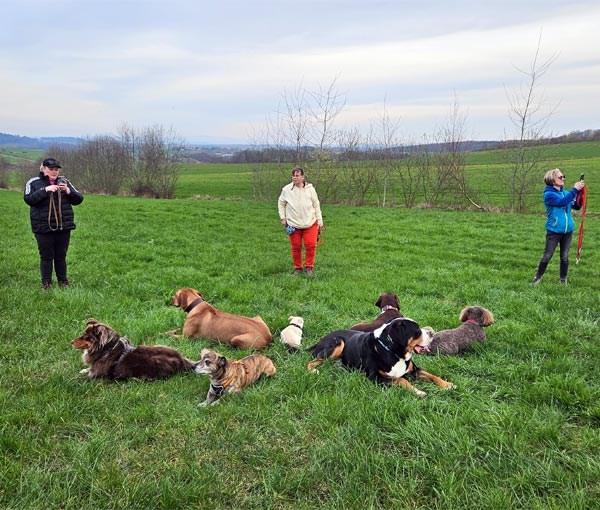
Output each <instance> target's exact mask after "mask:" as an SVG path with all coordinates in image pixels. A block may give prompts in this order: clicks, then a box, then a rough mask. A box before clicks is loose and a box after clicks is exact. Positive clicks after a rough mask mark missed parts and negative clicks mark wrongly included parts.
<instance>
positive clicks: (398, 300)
mask: <svg viewBox="0 0 600 510" xmlns="http://www.w3.org/2000/svg"><path fill="white" fill-rule="evenodd" d="M393 296H394V304H395V305H396V306H397V307H398V310H400V298H399V297H398V294H393Z"/></svg>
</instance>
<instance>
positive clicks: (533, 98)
mask: <svg viewBox="0 0 600 510" xmlns="http://www.w3.org/2000/svg"><path fill="white" fill-rule="evenodd" d="M541 41H542V34H541V31H540V36H539V38H538V44H537V48H536V51H535V54H534V57H533V60H532V61H531V64H530V66H529V69H526V70H522V69H518V68H517V70H518V71H519V72H520V73H522V74H523V75H524V81H523V82H522V83H521V85H520V87H519V89H518V90H517V91H514V92H513V93H512V94H509V93H508V92H507V98H508V102H509V107H510V108H509V116H510V120H511V122H512V124H513V126H514V127H515V129H516V139H515V140H514V143H512V144H511V149H510V150H508V151H507V157H508V161H507V162H508V164H509V166H510V171H511V176H510V191H511V199H510V209H511V211H518V212H522V213H524V212H526V211H527V207H528V203H527V201H528V197H530V196H531V193H532V190H533V188H534V186H535V185H536V184H537V182H538V181H539V175H540V170H541V164H542V162H543V161H544V160H546V159H547V158H548V157H549V153H548V147H547V146H544V145H543V141H544V135H545V132H546V127H547V124H548V121H549V120H550V118H551V117H552V115H553V113H554V112H555V110H556V107H552V106H550V105H549V104H548V101H547V100H546V98H545V97H544V95H543V94H542V93H540V92H539V85H540V80H541V79H542V77H543V76H544V75H545V74H546V73H547V72H548V70H549V69H550V66H551V65H552V64H553V63H554V61H555V60H556V59H557V58H558V55H553V56H552V57H550V58H548V59H547V60H545V61H542V62H540V60H539V59H540V48H541Z"/></svg>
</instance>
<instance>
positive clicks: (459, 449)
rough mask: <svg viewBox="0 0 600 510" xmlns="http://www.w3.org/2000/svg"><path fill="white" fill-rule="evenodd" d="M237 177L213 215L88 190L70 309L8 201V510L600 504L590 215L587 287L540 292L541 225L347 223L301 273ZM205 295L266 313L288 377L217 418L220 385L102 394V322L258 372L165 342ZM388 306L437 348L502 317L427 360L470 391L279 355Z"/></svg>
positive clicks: (351, 214)
mask: <svg viewBox="0 0 600 510" xmlns="http://www.w3.org/2000/svg"><path fill="white" fill-rule="evenodd" d="M207 168H208V167H207ZM227 168H228V167H227ZM219 171H221V170H219ZM565 172H566V173H567V175H571V174H572V173H573V172H572V171H570V170H569V169H568V168H567V169H565ZM217 173H218V171H217ZM222 175H223V178H224V179H223V182H221V183H218V184H217V180H218V179H216V177H215V178H211V179H207V180H206V181H204V182H203V184H202V185H201V186H200V187H199V188H198V189H199V190H200V189H201V190H202V191H198V193H199V194H201V195H211V196H213V197H218V198H220V199H215V200H201V199H176V200H151V199H138V198H125V197H107V196H91V195H88V196H86V197H85V201H84V202H83V204H82V205H81V206H78V207H77V208H76V209H75V212H76V221H77V224H78V228H77V229H76V230H75V231H74V232H73V236H72V245H71V249H70V251H69V277H70V279H71V280H72V283H73V285H72V287H71V288H69V289H64V290H63V289H58V288H55V289H53V290H51V291H48V292H44V291H42V289H41V285H40V281H39V272H38V263H39V260H38V254H37V249H36V245H35V241H34V238H33V235H32V234H31V231H30V228H29V208H28V207H27V205H26V204H25V203H24V202H23V199H22V194H21V193H20V192H19V191H6V190H0V204H1V206H0V207H1V209H2V215H0V233H1V238H2V243H1V249H0V264H1V267H2V272H1V274H0V285H1V288H2V292H1V293H0V337H1V339H2V341H1V343H0V349H1V356H0V406H1V408H2V418H1V422H0V423H1V425H0V454H1V456H2V458H1V462H0V508H3V509H6V510H13V509H14V510H17V509H18V510H21V509H48V508H61V509H66V510H71V509H72V510H80V509H82V508H86V509H125V508H126V509H140V510H141V509H148V508H152V509H181V508H202V509H247V510H250V509H267V510H271V509H272V510H275V509H277V510H280V509H286V510H287V509H289V510H292V509H293V510H299V509H300V510H303V509H304V510H309V509H310V510H314V509H318V508H326V509H331V510H335V509H340V510H341V509H354V508H356V509H358V508H360V509H382V510H387V509H392V508H402V509H423V510H425V509H428V510H430V509H440V510H441V509H443V510H453V509H456V510H463V509H464V508H476V509H490V510H491V509H507V508H515V509H517V508H526V509H528V510H547V509H558V508H568V509H591V508H595V507H596V506H597V502H598V501H599V500H600V483H599V480H600V383H599V381H600V368H599V366H600V364H599V363H598V360H599V359H600V343H599V339H600V324H599V313H598V312H599V310H598V297H599V296H600V279H599V278H598V267H600V264H599V263H598V256H599V255H598V254H599V253H600V242H599V240H598V239H599V236H598V231H599V228H598V227H599V223H598V221H599V220H598V218H597V217H593V216H591V217H590V218H589V220H586V238H585V245H584V250H583V254H582V259H581V263H580V264H579V265H575V263H574V262H575V248H574V247H573V249H572V251H571V263H572V265H571V270H570V272H569V280H570V285H569V286H566V287H565V286H560V285H559V284H558V255H555V257H554V259H553V260H552V262H551V264H550V266H549V268H548V271H547V273H546V275H545V277H544V280H543V282H542V283H541V284H540V285H538V286H535V287H534V286H530V285H529V283H528V282H529V280H530V279H531V277H532V276H533V274H534V272H535V269H536V266H537V263H538V261H539V258H540V256H541V254H542V250H543V245H544V227H543V224H544V217H543V214H532V215H517V214H496V213H475V212H455V211H433V210H422V209H411V210H406V209H383V208H373V207H362V208H357V207H348V206H328V205H325V206H324V207H323V216H324V220H325V224H326V225H327V230H326V231H325V233H324V235H323V240H324V243H323V244H322V245H321V246H320V247H319V249H318V253H317V261H316V266H315V275H314V277H312V278H310V277H306V276H299V277H298V276H293V275H291V269H292V263H291V256H290V252H289V244H288V243H289V242H288V239H287V236H286V234H285V232H284V230H283V229H282V227H281V225H280V223H279V220H278V215H277V207H276V203H275V201H271V202H256V201H252V200H248V199H247V198H248V197H246V199H245V200H239V199H238V200H233V199H231V198H233V196H227V195H226V194H224V193H223V196H220V195H219V193H218V190H219V189H222V190H225V189H233V186H234V184H233V183H235V185H238V183H239V182H240V181H241V178H240V177H239V176H237V175H236V174H235V173H234V174H228V173H227V169H226V168H223V170H222ZM227 175H229V178H231V179H232V181H229V184H230V187H227V179H225V176H227ZM212 182H214V183H215V188H214V191H208V190H207V189H206V188H207V187H208V186H209V184H210V183H212ZM592 189H594V188H593V187H592ZM192 193H196V192H195V191H194V192H192ZM238 198H239V197H238ZM578 224H579V218H577V225H578ZM187 286H190V287H194V288H196V289H198V290H199V291H200V292H201V293H202V294H203V295H204V296H205V298H206V299H207V300H208V301H209V302H210V303H211V304H213V305H214V306H215V307H217V308H219V309H222V310H226V311H228V312H232V313H237V314H242V315H248V316H254V315H261V316H262V317H263V318H264V319H265V321H266V322H267V324H269V326H270V328H271V331H272V332H273V335H274V342H273V344H272V345H270V346H269V347H268V348H267V349H266V350H265V351H264V354H266V355H268V356H269V357H270V358H271V359H272V360H273V361H274V363H275V365H276V367H277V369H278V372H277V375H276V376H275V377H273V378H270V379H265V380H260V381H259V382H258V383H257V384H256V385H254V386H252V387H250V388H248V389H246V390H245V391H244V393H243V394H242V395H241V396H227V397H224V398H223V400H222V402H221V403H220V404H218V405H216V406H213V407H210V408H208V409H203V408H198V407H197V405H198V404H199V403H200V402H202V401H203V400H204V398H205V396H206V392H207V390H208V385H209V383H208V379H207V378H206V377H205V376H200V375H195V374H184V375H180V376H177V377H174V378H172V379H169V380H166V381H159V382H153V383H149V382H143V381H129V382H122V383H104V382H96V381H87V380H86V378H85V376H83V375H81V374H79V371H80V370H81V369H82V368H83V365H82V362H81V352H80V351H77V350H75V349H74V348H73V347H72V346H71V345H70V341H71V339H73V338H75V337H76V336H78V335H79V334H80V333H81V331H82V330H83V328H84V326H85V321H86V319H87V318H89V317H95V318H96V319H98V320H100V321H103V322H106V323H107V324H109V325H111V326H112V327H113V328H115V329H116V330H117V331H119V332H121V333H122V334H125V335H127V336H128V337H129V338H130V340H131V341H132V342H133V343H134V344H136V345H137V344H149V345H153V344H164V345H169V346H172V347H175V348H177V349H179V350H180V351H181V352H182V353H183V354H184V355H186V356H187V357H189V358H191V359H198V357H199V353H200V350H201V349H202V348H205V347H209V348H215V349H217V350H218V351H220V352H221V353H223V354H225V355H227V356H229V357H230V358H236V359H237V358H240V357H242V356H243V355H247V354H249V352H247V351H236V350H234V349H232V348H229V347H227V346H223V345H218V346H217V345H215V344H212V343H211V342H209V341H206V340H201V339H196V340H190V339H187V338H181V339H172V338H170V337H167V336H164V335H162V332H164V331H167V330H171V329H174V328H177V327H180V326H181V325H182V324H183V321H184V318H185V314H184V312H182V311H181V310H179V309H177V308H175V307H172V306H169V304H168V303H169V301H170V298H171V296H172V295H173V293H174V292H175V290H176V289H178V288H180V287H187ZM386 291H387V292H396V293H397V294H398V295H399V297H400V300H401V311H402V312H403V313H404V314H405V315H406V316H408V317H411V318H413V319H415V320H417V321H418V322H419V323H420V324H421V325H422V326H424V325H429V326H432V327H433V328H435V329H437V330H440V329H446V328H454V327H456V326H458V325H459V321H458V316H459V313H460V310H461V309H462V308H463V307H464V306H467V305H482V306H485V307H487V308H489V309H490V310H491V311H492V312H493V313H494V316H495V319H496V322H495V324H494V325H492V326H491V327H489V328H487V329H486V333H487V337H488V338H487V341H486V342H485V343H483V344H478V345H476V346H475V347H474V348H473V349H472V350H470V351H468V352H465V353H464V354H463V355H461V356H456V357H442V356H435V357H423V356H416V357H415V360H416V363H417V364H418V365H419V366H420V367H422V368H423V369H425V370H427V371H429V372H432V373H434V374H437V375H439V376H441V377H443V378H444V379H447V380H449V381H452V382H453V383H454V384H455V385H456V389H455V390H452V391H443V390H441V389H439V388H437V387H436V386H434V385H432V384H429V383H427V382H425V381H416V382H415V385H416V386H417V387H418V388H420V389H421V390H423V391H425V392H427V393H428V397H427V398H426V399H419V398H418V397H416V396H415V395H413V394H411V393H409V392H408V391H406V390H404V389H403V388H384V387H378V386H377V385H375V384H373V383H372V382H370V381H368V380H367V379H366V378H365V377H363V376H362V375H361V374H359V373H356V372H348V371H346V370H343V369H342V368H340V367H339V366H336V365H335V364H334V363H324V364H323V366H322V367H321V369H320V371H319V373H318V374H315V373H307V371H306V363H307V362H308V360H309V356H308V354H306V353H305V352H300V353H298V354H291V353H288V351H287V350H286V349H285V348H284V346H283V345H282V344H281V343H280V342H279V340H278V335H279V331H281V329H283V328H284V327H285V326H286V325H287V319H288V317H289V316H290V315H301V316H303V317H304V319H305V328H304V337H303V344H304V345H305V346H308V345H311V344H313V343H315V342H316V341H318V339H319V338H320V337H321V336H323V335H325V334H327V333H329V332H331V331H333V330H335V329H340V328H347V327H349V326H350V325H352V324H354V323H356V322H358V321H364V320H369V319H372V318H375V317H376V316H377V315H378V313H379V309H378V308H377V307H375V305H374V303H375V301H376V299H377V297H378V295H379V294H380V293H381V292H386Z"/></svg>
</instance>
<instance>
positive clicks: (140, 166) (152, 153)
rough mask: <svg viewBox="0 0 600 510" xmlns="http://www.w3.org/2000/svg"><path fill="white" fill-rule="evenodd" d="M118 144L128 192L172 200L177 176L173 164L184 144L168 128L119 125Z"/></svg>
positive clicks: (178, 157) (177, 171)
mask: <svg viewBox="0 0 600 510" xmlns="http://www.w3.org/2000/svg"><path fill="white" fill-rule="evenodd" d="M120 141H121V144H122V147H123V150H124V152H125V153H126V154H127V166H128V169H127V174H128V181H129V185H130V191H131V193H133V194H134V195H136V196H151V197H154V198H173V196H174V194H175V186H176V184H177V180H178V177H179V169H178V167H177V165H176V163H177V161H178V160H179V159H180V157H181V153H182V150H183V148H184V141H183V139H182V138H180V137H179V136H178V135H177V133H176V132H175V131H174V130H173V129H172V128H169V129H167V128H164V127H163V126H153V127H150V128H145V129H143V130H136V129H134V128H132V127H130V126H127V125H123V126H121V128H120Z"/></svg>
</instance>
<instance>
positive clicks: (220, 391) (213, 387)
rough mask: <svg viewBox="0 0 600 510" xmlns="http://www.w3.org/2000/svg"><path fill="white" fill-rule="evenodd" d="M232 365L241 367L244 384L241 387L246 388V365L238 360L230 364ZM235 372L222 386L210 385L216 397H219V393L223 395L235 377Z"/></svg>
mask: <svg viewBox="0 0 600 510" xmlns="http://www.w3.org/2000/svg"><path fill="white" fill-rule="evenodd" d="M231 364H232V365H234V364H235V365H242V368H243V369H244V376H245V377H244V384H243V385H242V386H246V381H247V380H248V372H247V371H246V365H244V362H243V361H242V360H241V359H240V360H236V361H232V362H231ZM235 375H236V374H235V372H234V373H233V374H231V376H230V377H229V379H227V380H226V381H225V382H224V383H223V384H213V383H211V384H210V389H211V390H213V389H214V390H215V393H216V394H217V395H220V394H221V393H223V392H224V391H225V388H227V387H228V386H229V385H230V384H231V383H232V382H233V379H234V377H235Z"/></svg>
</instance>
